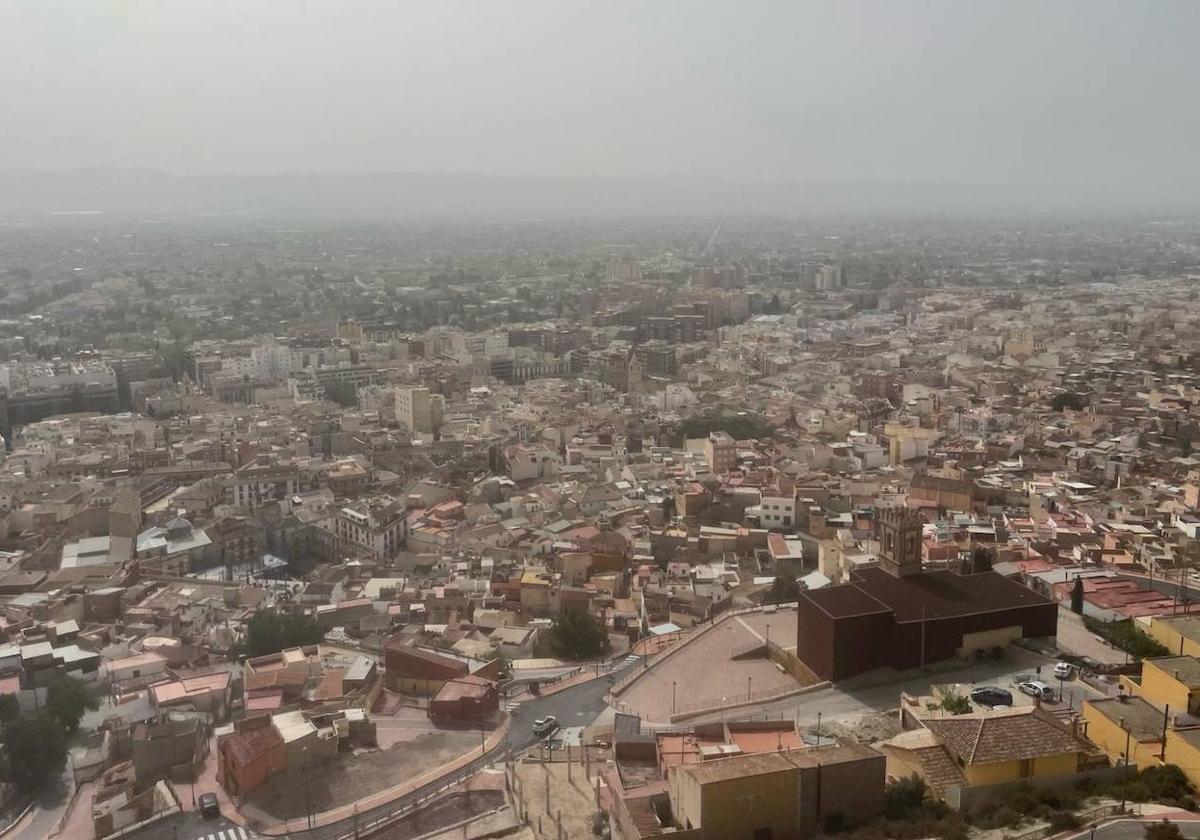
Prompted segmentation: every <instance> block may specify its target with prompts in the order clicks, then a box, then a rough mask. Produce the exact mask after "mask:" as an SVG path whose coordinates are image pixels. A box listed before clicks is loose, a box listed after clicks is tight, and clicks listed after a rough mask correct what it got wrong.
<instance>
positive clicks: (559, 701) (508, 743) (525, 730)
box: [25, 659, 636, 840]
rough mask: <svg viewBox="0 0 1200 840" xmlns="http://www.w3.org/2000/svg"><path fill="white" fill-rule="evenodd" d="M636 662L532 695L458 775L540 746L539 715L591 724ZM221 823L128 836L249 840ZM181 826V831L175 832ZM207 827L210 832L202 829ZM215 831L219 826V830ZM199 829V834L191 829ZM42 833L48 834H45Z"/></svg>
mask: <svg viewBox="0 0 1200 840" xmlns="http://www.w3.org/2000/svg"><path fill="white" fill-rule="evenodd" d="M634 665H636V661H635V660H633V659H618V660H616V662H615V667H614V668H613V670H612V671H611V672H609V673H608V675H607V676H602V677H600V678H599V679H595V680H591V681H589V682H586V683H582V684H580V685H578V686H572V687H571V688H566V689H563V690H562V691H559V692H557V693H555V694H552V695H550V696H549V697H540V698H531V699H529V700H526V701H524V702H522V703H521V704H520V706H519V708H518V711H517V713H516V714H515V715H514V717H513V720H512V724H511V725H510V726H509V729H508V733H507V734H506V736H505V739H504V741H503V742H502V743H501V744H500V745H499V746H498V747H497V748H496V749H495V750H493V751H492V752H491V753H489V754H488V755H486V756H481V757H479V758H477V759H475V761H473V762H471V763H470V764H469V765H468V766H467V767H465V768H463V770H461V771H460V772H459V773H457V774H455V778H461V777H464V776H467V775H470V774H471V773H474V772H476V771H478V770H480V769H482V768H483V767H486V766H487V765H488V764H494V763H499V762H503V761H507V760H508V759H509V758H510V757H511V756H512V755H514V754H516V753H518V752H521V751H522V750H524V749H527V748H528V747H531V746H533V745H534V744H536V743H537V742H538V741H539V740H540V739H539V738H538V737H537V736H536V735H534V734H533V729H532V725H533V721H534V720H535V719H537V718H539V717H545V716H546V715H554V716H555V717H556V718H558V720H559V723H560V725H562V726H587V725H589V724H591V723H592V721H594V720H595V719H596V717H597V716H599V715H600V713H601V712H603V711H604V710H605V709H606V708H607V704H606V703H605V701H604V697H605V695H606V694H607V693H608V690H609V687H610V686H611V684H612V681H613V679H616V678H617V677H618V676H619V675H620V673H621V672H623V671H624V670H625V669H627V668H629V667H633V666H634ZM387 725H389V724H385V726H387ZM395 725H396V726H397V727H407V726H410V725H411V726H412V727H414V728H424V727H425V724H423V723H421V722H419V721H412V722H408V721H405V722H397V723H396V724H395ZM447 781H450V780H448V779H444V778H443V779H436V780H434V781H432V782H430V783H429V784H427V785H424V786H423V787H421V788H418V789H417V790H415V791H412V792H411V793H409V794H406V795H404V796H401V797H399V798H397V799H395V800H393V801H391V802H389V803H387V804H386V805H381V806H379V807H377V808H373V809H370V810H364V811H361V812H360V813H359V814H358V821H359V823H360V824H367V823H370V822H371V820H372V819H377V818H379V817H383V816H386V815H389V814H393V813H395V812H397V811H400V810H402V809H403V808H404V807H406V806H408V805H410V804H412V803H414V802H416V801H418V800H420V799H422V798H423V797H426V796H428V795H430V794H431V793H434V792H436V791H437V790H439V789H441V788H442V787H443V786H444V785H445V784H446V783H447ZM348 822H349V821H346V820H344V821H342V822H340V823H336V824H333V825H326V826H320V827H317V828H315V829H313V830H312V831H309V832H304V837H305V838H306V840H322V838H328V837H334V836H337V835H338V834H340V833H342V832H344V831H345V830H346V827H347V825H348ZM218 825H220V826H221V827H223V828H224V829H228V828H230V827H231V824H229V823H228V822H227V821H225V820H224V819H222V820H221V821H220V823H219V824H218V821H216V820H210V821H205V820H203V819H199V818H198V817H197V815H194V814H183V815H180V816H178V817H176V818H174V819H172V820H164V821H163V822H162V823H160V824H158V825H155V826H150V827H148V828H146V829H143V830H142V831H139V832H134V833H131V834H129V835H127V837H125V838H123V840H210V837H209V835H210V834H214V835H215V836H213V837H212V838H211V840H243V838H242V837H241V836H240V835H233V836H230V834H229V832H228V831H227V830H226V832H225V837H224V838H222V837H221V836H220V828H218ZM177 826H178V832H179V833H178V835H176V833H175V831H176V827H177ZM206 827H207V830H204V831H202V829H205V828H206ZM214 829H216V830H215V831H214ZM193 831H194V832H196V833H191V832H193ZM247 834H248V835H249V836H254V835H253V834H251V833H250V832H249V831H247ZM41 836H43V837H44V836H45V835H41ZM25 840H34V835H32V834H30V835H26V836H25Z"/></svg>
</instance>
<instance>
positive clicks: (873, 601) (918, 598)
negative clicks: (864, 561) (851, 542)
mask: <svg viewBox="0 0 1200 840" xmlns="http://www.w3.org/2000/svg"><path fill="white" fill-rule="evenodd" d="M855 592H857V593H858V594H854V593H855ZM803 596H805V597H807V598H808V599H809V600H810V601H812V602H813V603H815V604H817V605H818V606H820V607H821V608H822V609H824V610H825V611H826V612H828V613H829V614H830V615H833V616H834V617H843V616H852V615H860V614H863V613H870V612H880V611H881V610H880V607H881V606H882V607H883V608H885V609H887V610H890V611H892V612H893V613H894V614H895V617H896V621H897V622H907V621H921V620H922V619H936V618H950V617H954V616H961V615H971V614H974V613H983V612H996V611H1000V610H1010V609H1017V608H1020V607H1036V606H1045V605H1049V604H1051V603H1052V602H1051V601H1049V600H1047V599H1046V598H1044V597H1043V596H1041V595H1039V594H1038V593H1036V592H1034V591H1033V590H1032V589H1028V588H1026V587H1025V586H1022V585H1021V584H1019V583H1017V582H1016V581H1013V580H1009V579H1008V578H1006V577H1004V576H1003V575H998V574H996V573H995V572H981V573H979V574H974V575H959V574H955V573H954V572H945V571H933V572H922V573H921V574H916V575H909V576H908V577H893V576H892V575H890V574H889V573H888V572H886V571H884V570H883V569H879V568H863V569H857V570H855V571H853V572H852V573H851V575H850V581H849V582H848V583H843V584H838V585H837V586H827V587H824V588H822V589H818V590H816V591H809V592H805V593H803Z"/></svg>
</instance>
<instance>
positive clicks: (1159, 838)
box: [1142, 817, 1183, 840]
mask: <svg viewBox="0 0 1200 840" xmlns="http://www.w3.org/2000/svg"><path fill="white" fill-rule="evenodd" d="M1142 836H1143V837H1145V838H1146V840H1183V832H1182V831H1180V830H1179V826H1177V825H1175V823H1173V822H1171V821H1170V820H1168V819H1167V818H1166V817H1164V818H1163V820H1162V822H1152V823H1146V831H1145V833H1144V834H1143V835H1142Z"/></svg>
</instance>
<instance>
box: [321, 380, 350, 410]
mask: <svg viewBox="0 0 1200 840" xmlns="http://www.w3.org/2000/svg"><path fill="white" fill-rule="evenodd" d="M325 397H326V399H329V400H331V401H332V402H335V403H337V404H338V405H340V406H341V407H342V408H354V407H355V406H357V405H358V388H357V387H356V386H355V384H354V383H353V382H347V381H343V380H340V379H335V380H333V381H331V382H329V383H328V384H326V385H325Z"/></svg>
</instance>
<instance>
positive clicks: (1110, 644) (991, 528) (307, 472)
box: [0, 215, 1200, 840]
mask: <svg viewBox="0 0 1200 840" xmlns="http://www.w3.org/2000/svg"><path fill="white" fill-rule="evenodd" d="M0 262H2V264H3V272H4V273H3V281H4V282H3V289H4V297H3V300H0V308H2V315H3V318H2V319H0V343H2V344H0V347H2V351H3V353H4V357H5V361H4V363H3V365H2V367H0V384H2V385H3V397H2V398H0V399H2V402H0V429H2V431H3V434H4V440H5V457H4V460H3V462H2V463H0V511H2V519H0V522H2V525H3V528H2V530H3V535H4V542H3V546H4V551H3V566H4V569H3V574H2V575H0V597H2V598H3V600H4V637H5V644H4V646H3V648H0V663H2V668H3V677H2V682H0V685H2V686H3V705H2V707H0V708H3V710H4V716H5V720H6V721H7V723H6V724H5V728H4V733H5V746H6V753H7V762H6V766H7V770H8V772H7V774H6V780H7V784H6V786H5V787H4V791H5V796H6V800H7V801H8V803H9V805H10V806H11V808H10V810H11V811H12V812H13V815H14V818H15V822H14V824H13V826H12V828H11V829H10V832H11V834H12V836H14V837H19V838H27V837H35V836H46V835H50V834H55V833H57V834H61V835H62V836H66V837H88V838H91V837H95V838H97V839H98V840H100V839H101V838H108V837H130V838H157V837H176V836H178V837H183V838H186V840H191V838H192V837H198V838H203V837H206V836H209V835H213V836H220V835H221V834H224V836H225V837H227V838H243V837H252V836H263V837H271V836H285V835H288V836H297V837H299V836H311V837H323V838H340V837H383V838H392V837H394V838H409V837H418V836H437V837H446V838H449V837H459V836H470V837H487V836H510V837H530V838H534V837H537V838H541V837H586V836H594V835H605V836H612V837H620V838H628V840H637V839H638V838H654V837H660V836H663V837H665V836H668V835H670V836H676V837H695V838H725V837H737V836H748V835H744V833H742V834H739V832H741V831H743V830H744V829H746V828H752V829H753V832H754V837H755V838H759V837H772V836H774V837H792V836H795V837H801V836H812V835H815V834H817V833H829V832H849V834H848V835H847V836H851V837H854V838H874V837H884V836H887V837H925V836H938V837H968V836H980V837H985V836H997V837H998V836H1001V834H1004V836H1018V835H1020V836H1029V837H1033V836H1035V835H1034V834H1032V833H1030V834H1027V832H1037V831H1041V832H1042V833H1041V834H1037V835H1036V836H1043V835H1045V834H1048V833H1051V832H1052V831H1059V830H1066V829H1070V828H1072V827H1074V826H1079V825H1083V824H1084V823H1085V822H1087V821H1089V820H1091V819H1095V818H1097V817H1100V816H1103V815H1106V814H1109V813H1115V812H1117V811H1118V810H1120V809H1121V808H1122V807H1124V808H1125V809H1128V808H1129V807H1130V803H1137V808H1138V809H1139V810H1138V811H1137V813H1141V814H1150V815H1154V814H1158V813H1162V814H1165V815H1177V814H1178V813H1179V812H1183V811H1187V810H1189V809H1190V808H1191V807H1192V806H1193V796H1194V788H1193V785H1194V784H1196V783H1200V770H1198V769H1197V768H1200V726H1198V725H1197V723H1196V720H1197V719H1196V718H1195V717H1193V714H1194V713H1196V712H1197V709H1196V708H1194V707H1195V706H1196V705H1197V704H1198V703H1200V659H1198V658H1197V657H1198V656H1200V613H1197V614H1192V613H1191V604H1192V603H1194V602H1196V601H1197V600H1200V579H1198V576H1197V572H1196V571H1195V570H1196V568H1197V565H1198V561H1200V533H1198V529H1200V455H1198V454H1193V443H1194V442H1195V440H1196V438H1197V437H1198V436H1200V427H1198V426H1197V422H1196V417H1195V405H1196V404H1197V395H1198V393H1200V391H1198V390H1197V379H1198V377H1200V367H1198V365H1200V329H1198V326H1200V303H1198V302H1197V299H1196V295H1195V285H1196V283H1197V281H1198V280H1200V227H1198V226H1197V225H1196V224H1195V223H1194V222H1182V221H1170V220H1128V221H1123V222H1119V223H1118V222H1080V221H1073V220H1055V219H1049V218H1044V219H1041V220H1038V221H1036V222H1016V221H1005V220H996V221H987V222H985V221H979V222H970V223H968V222H962V221H959V222H953V223H951V222H948V221H938V220H930V221H926V222H918V221H896V220H892V221H872V222H867V221H865V220H850V221H843V222H833V221H825V222H814V221H800V220H781V219H758V218H752V217H737V218H725V219H715V220H707V221H706V220H699V219H689V220H676V221H671V220H658V221H643V220H631V221H627V222H620V223H618V222H602V221H590V222H580V223H577V224H571V225H567V224H559V223H550V222H536V221H529V222H522V223H511V224H470V223H461V224H454V225H451V224H432V223H431V224H428V225H424V226H415V227H414V226H406V225H382V224H378V225H362V226H354V225H347V226H344V227H340V228H328V229H326V228H321V227H303V226H301V227H283V226H270V225H265V224H256V225H254V226H248V225H244V224H241V223H239V222H235V221H230V220H224V221H216V220H211V221H208V222H202V221H200V222H194V223H188V224H185V223H182V222H178V221H177V222H165V223H164V222H147V221H135V220H131V219H121V218H108V217H106V216H104V215H83V216H77V215H68V216H61V217H54V218H50V219H48V220H47V219H41V220H38V221H37V222H36V223H33V222H28V221H23V220H14V221H13V222H12V223H11V224H8V225H7V226H6V228H5V230H4V236H3V239H2V241H0ZM68 757H69V759H68ZM914 779H915V780H917V781H914ZM751 802H753V806H751V804H750V803H751ZM21 809H25V810H24V811H22V810H21ZM1156 809H1157V810H1156ZM997 830H1001V834H997V833H996V831H997ZM988 832H992V834H988ZM1005 832H1007V833H1005Z"/></svg>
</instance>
